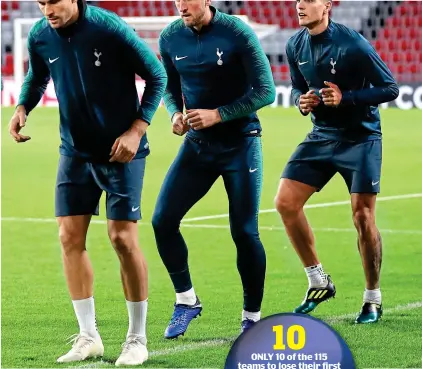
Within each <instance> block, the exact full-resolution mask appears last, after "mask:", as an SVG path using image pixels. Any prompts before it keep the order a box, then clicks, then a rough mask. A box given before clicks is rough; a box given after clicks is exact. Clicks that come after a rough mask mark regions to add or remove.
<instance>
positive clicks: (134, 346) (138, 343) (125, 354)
mask: <svg viewBox="0 0 422 369" xmlns="http://www.w3.org/2000/svg"><path fill="white" fill-rule="evenodd" d="M122 347H123V349H122V353H121V354H120V356H119V358H118V359H117V361H116V366H121V365H141V364H142V363H143V362H145V361H146V360H148V350H147V340H146V338H145V337H140V336H129V337H127V338H126V342H124V343H123V345H122Z"/></svg>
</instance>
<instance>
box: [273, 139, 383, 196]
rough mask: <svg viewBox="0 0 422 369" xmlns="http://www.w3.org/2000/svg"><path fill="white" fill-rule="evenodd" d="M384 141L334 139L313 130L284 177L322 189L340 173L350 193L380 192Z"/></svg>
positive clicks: (283, 174) (294, 155) (300, 147)
mask: <svg viewBox="0 0 422 369" xmlns="http://www.w3.org/2000/svg"><path fill="white" fill-rule="evenodd" d="M381 162H382V141H381V140H371V141H365V142H357V143H351V142H343V141H334V140H330V139H326V138H324V137H321V136H319V135H317V134H315V133H310V134H308V136H307V137H306V139H305V140H304V141H303V142H302V143H301V144H299V146H298V147H297V149H296V151H295V152H294V153H293V155H292V156H291V157H290V159H289V161H288V163H287V165H286V167H285V168H284V171H283V173H282V175H281V177H282V178H288V179H292V180H295V181H298V182H301V183H305V184H307V185H309V186H313V187H316V188H317V189H318V191H319V190H321V189H322V188H323V187H324V186H325V185H326V184H327V183H328V181H329V180H330V179H331V178H332V177H333V176H334V175H335V174H336V173H339V174H340V175H341V176H342V177H343V179H344V180H345V182H346V184H347V187H348V189H349V192H350V193H378V192H380V179H381Z"/></svg>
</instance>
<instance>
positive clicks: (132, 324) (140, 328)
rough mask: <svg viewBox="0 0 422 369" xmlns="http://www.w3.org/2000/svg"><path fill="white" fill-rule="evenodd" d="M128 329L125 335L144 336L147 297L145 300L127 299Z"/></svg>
mask: <svg viewBox="0 0 422 369" xmlns="http://www.w3.org/2000/svg"><path fill="white" fill-rule="evenodd" d="M126 306H127V312H128V315H129V329H128V331H127V335H126V337H129V336H138V337H146V325H147V310H148V299H147V300H145V301H127V300H126Z"/></svg>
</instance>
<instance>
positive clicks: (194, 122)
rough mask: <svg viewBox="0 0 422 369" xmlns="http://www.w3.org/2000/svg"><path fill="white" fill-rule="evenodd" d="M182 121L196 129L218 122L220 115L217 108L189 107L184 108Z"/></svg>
mask: <svg viewBox="0 0 422 369" xmlns="http://www.w3.org/2000/svg"><path fill="white" fill-rule="evenodd" d="M183 121H184V122H185V123H186V124H187V125H188V126H191V127H192V128H193V129H194V130H195V131H197V130H200V129H204V128H208V127H211V126H213V125H215V124H217V123H220V122H221V116H220V113H219V112H218V110H217V109H213V110H207V109H191V110H186V115H185V116H184V117H183Z"/></svg>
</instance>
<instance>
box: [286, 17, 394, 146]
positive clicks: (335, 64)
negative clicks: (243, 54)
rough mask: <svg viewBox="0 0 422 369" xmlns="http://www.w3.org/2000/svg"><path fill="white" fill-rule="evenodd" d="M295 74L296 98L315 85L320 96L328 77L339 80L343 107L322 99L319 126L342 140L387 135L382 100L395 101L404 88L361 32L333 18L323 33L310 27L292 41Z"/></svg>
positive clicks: (317, 116) (317, 130) (288, 48)
mask: <svg viewBox="0 0 422 369" xmlns="http://www.w3.org/2000/svg"><path fill="white" fill-rule="evenodd" d="M286 52H287V57H288V61H289V65H290V74H291V79H292V85H293V89H292V97H293V101H294V103H295V105H296V106H298V105H299V97H300V95H302V94H305V93H306V92H308V91H309V90H314V91H315V92H316V93H317V94H318V95H319V90H320V89H321V88H325V87H328V86H326V85H324V81H328V82H332V83H335V84H336V85H338V86H339V88H340V90H341V91H342V94H343V98H342V101H341V103H340V105H339V106H338V107H335V108H334V107H327V106H325V105H324V104H323V103H322V101H321V103H320V104H319V105H318V106H317V107H316V108H315V109H314V111H313V113H312V122H313V124H314V128H313V131H314V132H315V133H317V134H320V135H321V136H324V137H327V138H330V139H335V140H340V141H343V140H345V141H362V140H363V141H365V140H368V139H377V138H378V139H379V138H381V124H380V115H379V110H378V104H381V103H384V102H387V101H391V100H394V99H395V98H397V96H398V94H399V89H398V87H397V84H396V82H395V80H394V77H393V76H392V74H391V72H390V70H389V69H388V67H387V66H386V65H385V63H384V62H383V61H382V59H381V58H380V57H379V56H378V54H377V53H376V51H375V50H374V48H373V47H372V45H371V44H370V43H369V42H368V41H367V40H366V39H365V38H364V37H363V36H362V35H360V34H359V33H358V32H356V31H354V30H352V29H350V28H348V27H346V26H344V25H341V24H338V23H335V22H333V21H330V23H329V26H328V28H327V29H326V30H325V31H324V32H323V33H321V34H319V35H316V36H311V35H310V34H309V32H308V30H307V29H302V30H300V31H299V32H298V33H296V34H295V35H294V36H293V37H292V38H290V40H289V41H288V43H287V46H286Z"/></svg>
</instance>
